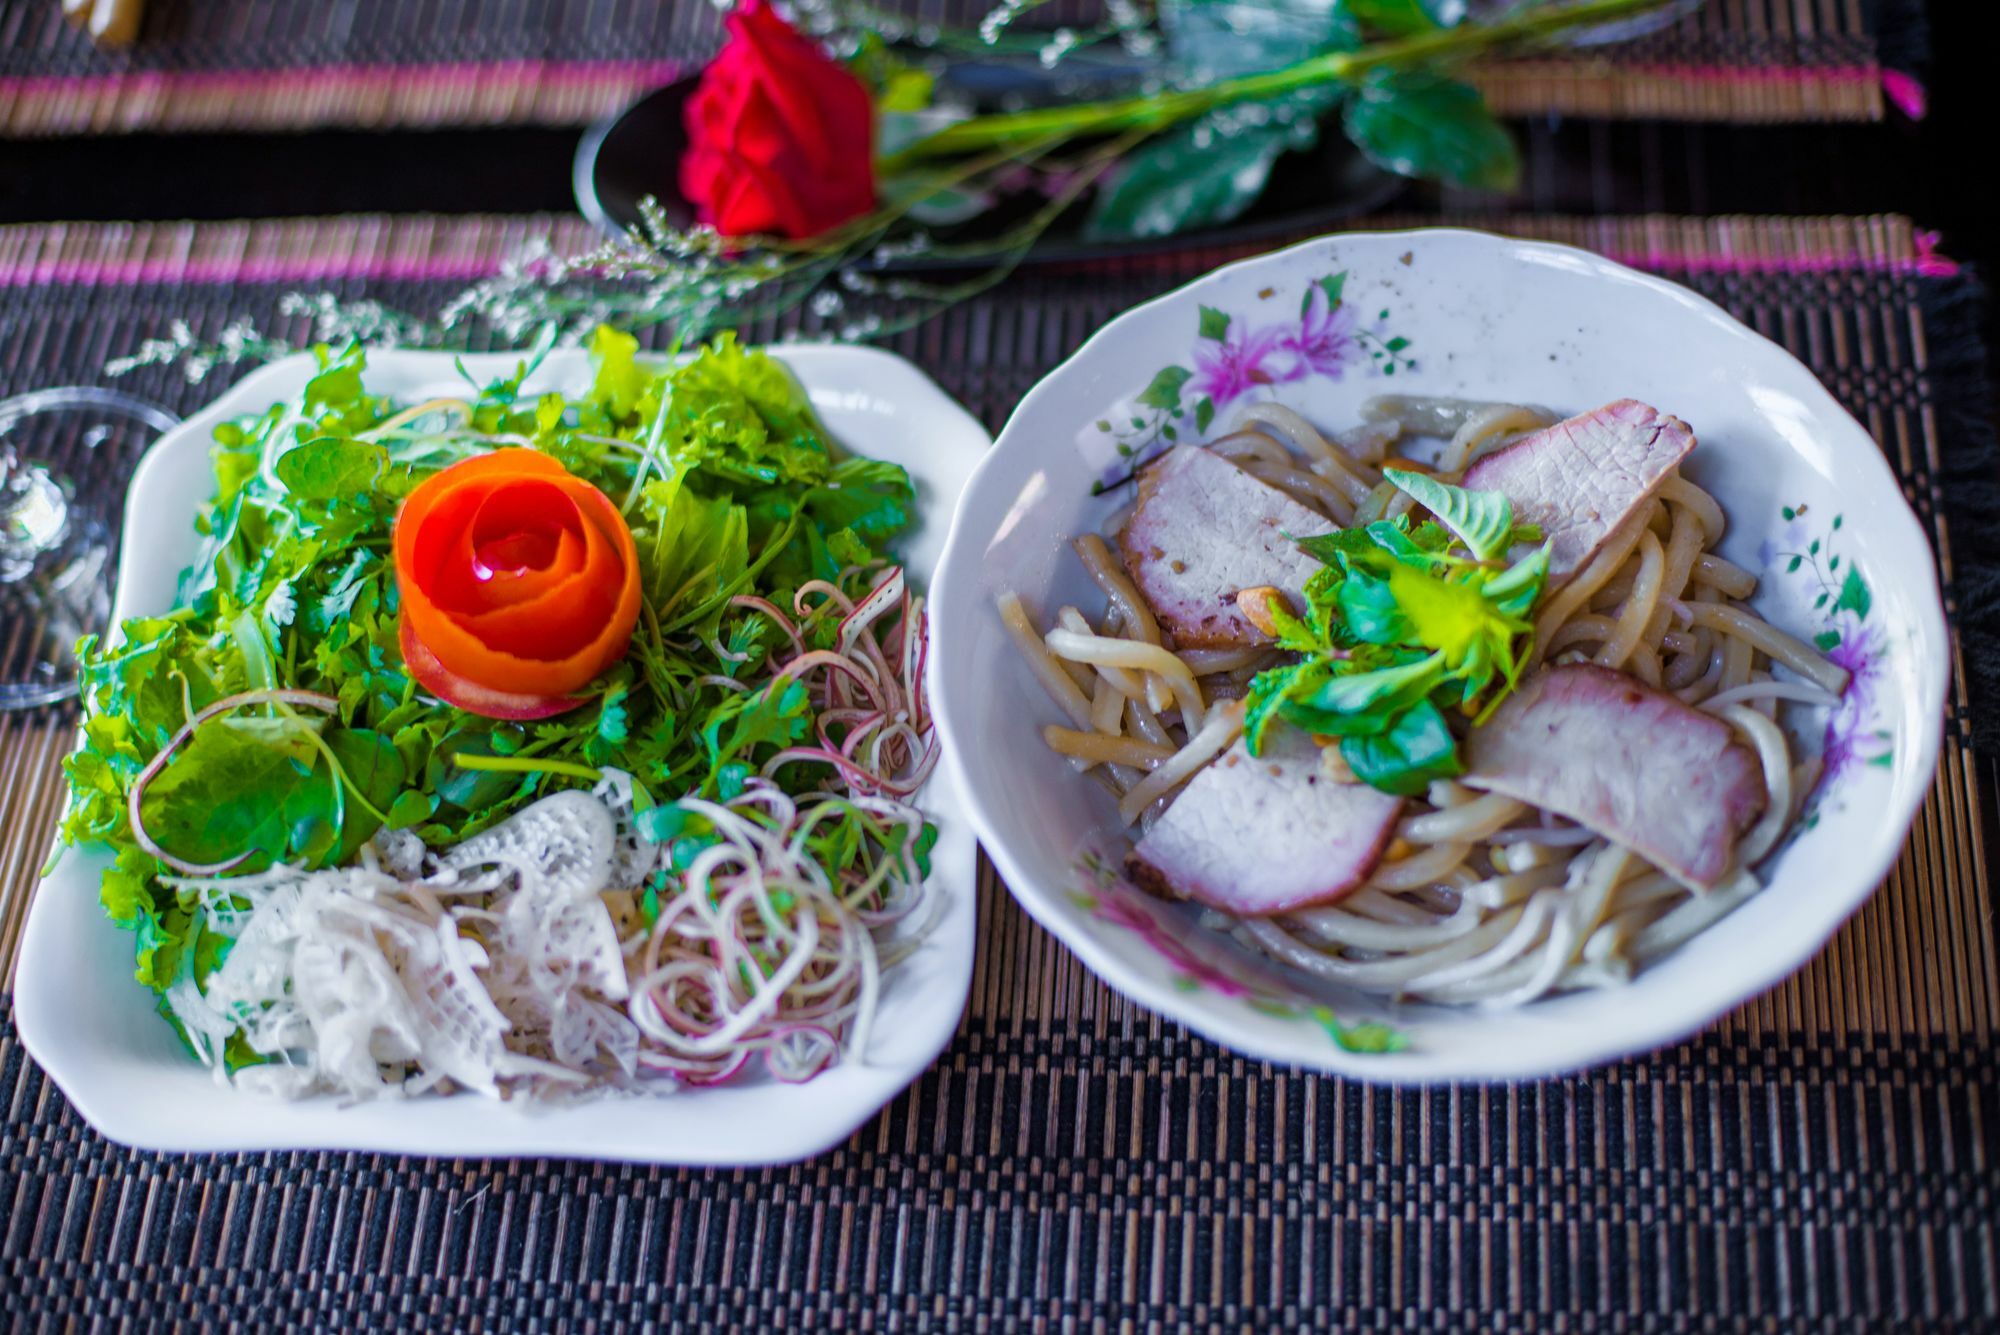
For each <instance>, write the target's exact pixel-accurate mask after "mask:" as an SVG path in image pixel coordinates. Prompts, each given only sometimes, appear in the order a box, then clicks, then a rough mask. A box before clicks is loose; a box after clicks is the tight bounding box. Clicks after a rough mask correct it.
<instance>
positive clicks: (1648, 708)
mask: <svg viewBox="0 0 2000 1335" xmlns="http://www.w3.org/2000/svg"><path fill="white" fill-rule="evenodd" d="M1733 737H1734V734H1733V733H1732V732H1731V731H1730V728H1729V725H1728V724H1726V723H1724V722H1723V721H1722V720H1721V719H1718V718H1716V717H1715V716H1714V715H1712V714H1704V713H1702V712H1701V711H1700V710H1698V709H1690V708H1688V706H1686V705H1684V704H1682V703H1681V702H1680V701H1679V700H1676V699H1675V698H1674V697H1673V696H1671V695H1668V694H1666V693H1665V692H1663V691H1656V690H1654V689H1653V688H1652V687H1650V686H1647V685H1645V684H1644V683H1643V682H1640V681H1638V680H1637V679H1636V678H1633V677H1629V676H1627V675H1625V674H1624V673H1622V672H1614V671H1612V670H1611V669H1610V668H1602V667H1598V666H1596V665H1594V664H1589V663H1585V664H1578V665H1575V666H1568V667H1554V668H1549V669H1548V670H1546V671H1544V672H1541V673H1538V674H1536V675H1535V676H1533V677H1531V678H1529V679H1528V680H1527V681H1525V682H1523V683H1522V684H1521V689H1520V690H1518V691H1516V692H1515V693H1514V694H1513V695H1512V696H1510V697H1508V699H1507V700H1506V701H1505V702H1504V703H1502V704H1501V706H1500V708H1499V709H1498V710H1496V711H1495V712H1494V715H1493V717H1492V718H1491V719H1489V720H1488V721H1487V722H1486V724H1485V725H1484V726H1483V727H1479V728H1475V729H1474V730H1473V732H1472V737H1471V739H1470V741H1469V742H1468V743H1467V762H1468V763H1467V769H1466V775H1465V782H1466V783H1467V784H1469V785H1471V786H1472V787H1474V788H1483V789H1485V790H1487V791H1488V792H1494V793H1505V794H1506V795H1507V796H1509V797H1513V798H1518V799H1520V800H1521V801H1523V802H1529V803H1532V804H1534V805H1535V806H1538V807H1541V808H1542V809H1543V810H1545V811H1553V812H1555V813H1556V814H1557V815H1560V816H1567V817H1568V818H1569V819H1571V820H1573V821H1575V822H1576V823H1577V824H1579V825H1581V826H1583V827H1584V828H1586V829H1588V830H1591V831H1593V832H1595V833H1597V834H1600V835H1602V836H1604V837H1605V838H1606V839H1610V840H1612V841H1614V842H1616V843H1619V844H1623V845H1624V846H1625V847H1627V848H1630V849H1632V850H1634V851H1635V852H1637V853H1639V854H1640V855H1641V856H1642V857H1644V858H1646V859H1647V860H1648V861H1650V862H1652V863H1653V864H1654V865H1655V866H1657V867H1659V868H1661V869H1662V870H1664V871H1667V872H1669V873H1671V874H1672V875H1673V876H1675V877H1676V878H1678V879H1679V880H1681V881H1684V882H1686V883H1688V884H1690V885H1697V886H1702V887H1704V888H1712V887H1714V886H1715V884H1716V883H1717V882H1719V881H1720V880H1721V879H1722V877H1723V875H1724V873H1726V872H1727V871H1728V870H1729V865H1730V861H1731V859H1732V857H1733V855H1734V853H1735V850H1736V839H1737V836H1738V835H1740V834H1742V833H1743V831H1744V830H1746V829H1748V828H1749V827H1750V825H1751V824H1752V823H1753V822H1754V821H1755V820H1756V819H1757V817H1758V816H1759V815H1760V814H1762V812H1763V810H1764V778H1763V773H1762V771H1761V769H1760V768H1759V764H1758V761H1757V757H1756V756H1755V755H1753V754H1752V753H1751V752H1750V751H1749V750H1748V749H1747V748H1745V747H1743V746H1741V745H1739V744H1737V743H1736V742H1735V741H1734V740H1733Z"/></svg>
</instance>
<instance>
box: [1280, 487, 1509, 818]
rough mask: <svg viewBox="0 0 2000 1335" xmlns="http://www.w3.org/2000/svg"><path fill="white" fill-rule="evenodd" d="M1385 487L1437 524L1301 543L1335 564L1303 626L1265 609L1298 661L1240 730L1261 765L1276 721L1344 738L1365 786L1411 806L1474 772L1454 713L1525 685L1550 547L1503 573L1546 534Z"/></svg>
mask: <svg viewBox="0 0 2000 1335" xmlns="http://www.w3.org/2000/svg"><path fill="white" fill-rule="evenodd" d="M1383 475H1384V476H1385V477H1387V478H1388V479H1389V481H1391V482H1392V483H1394V484H1395V486H1396V487H1397V489H1398V490H1400V491H1402V492H1403V493H1404V494H1405V495H1407V496H1409V497H1410V499H1411V500H1413V501H1415V502H1417V503H1418V504H1419V505H1421V506H1423V507H1424V508H1425V509H1426V510H1429V511H1430V512H1431V514H1432V515H1433V516H1435V518H1433V519H1429V520H1426V521H1424V522H1423V523H1421V524H1417V525H1414V526H1413V525H1412V524H1411V523H1410V520H1409V517H1408V516H1407V515H1399V516H1397V517H1396V518H1394V519H1381V520H1377V521H1375V522H1374V523H1371V524H1368V525H1366V526H1364V527H1361V528H1352V529H1342V530H1339V531H1337V532H1334V533H1328V534H1325V535H1323V536H1320V537H1314V538H1306V539H1304V540H1302V541H1300V542H1299V547H1300V548H1301V549H1302V550H1304V551H1305V552H1306V553H1308V554H1309V555H1311V556H1313V557H1315V558H1316V559H1318V560H1320V561H1322V562H1324V563H1325V564H1324V566H1323V568H1322V569H1320V570H1318V571H1316V572H1314V574H1313V576H1312V578H1311V579H1310V580H1308V581H1307V583H1306V586H1305V591H1304V592H1305V601H1306V609H1305V615H1304V616H1303V617H1301V616H1295V615H1293V614H1292V613H1291V612H1290V611H1289V610H1288V609H1286V608H1284V607H1283V606H1281V601H1282V600H1274V601H1273V602H1272V603H1269V604H1267V605H1266V611H1267V612H1268V614H1269V615H1270V617H1271V619H1272V621H1273V622H1274V623H1275V625H1276V627H1277V637H1276V638H1277V642H1278V647H1279V648H1281V649H1286V650H1289V651H1291V652H1293V653H1296V654H1298V655H1299V659H1298V661H1297V662H1294V663H1290V664H1287V665H1286V666H1283V667H1277V668H1271V669H1269V670H1268V671H1265V672H1262V673H1259V674H1258V675H1257V677H1256V678H1255V679H1254V680H1253V681H1252V682H1251V684H1250V693H1249V703H1248V706H1247V709H1246V711H1245V715H1244V731H1245V733H1246V734H1247V736H1248V739H1249V746H1250V750H1251V753H1252V754H1253V755H1255V754H1261V751H1262V748H1263V744H1264V739H1265V736H1266V735H1267V733H1268V731H1269V729H1270V727H1271V725H1272V724H1273V723H1274V722H1275V721H1277V720H1279V719H1282V720H1284V721H1285V722H1286V723H1289V724H1291V725H1292V726H1294V727H1298V728H1303V729H1305V730H1306V731H1308V732H1312V733H1317V734H1321V735H1323V736H1330V737H1338V738H1339V739H1340V754H1341V757H1342V758H1343V759H1344V760H1346V761H1347V764H1348V767H1349V768H1351V769H1352V770H1353V771H1354V773H1355V776H1356V777H1358V778H1360V779H1361V780H1362V781H1363V782H1365V783H1368V784H1370V785H1372V786H1374V787H1376V788H1380V789H1382V790H1383V791H1384V792H1390V793H1398V794H1402V795H1404V796H1409V795H1413V794H1416V793H1421V792H1422V791H1423V790H1424V788H1425V786H1426V785H1427V784H1429V783H1430V782H1431V780H1433V779H1443V778H1450V777H1452V776H1454V775H1457V774H1460V773H1462V772H1463V770H1464V766H1463V763H1462V762H1461V760H1460V758H1459V754H1458V741H1457V739H1456V738H1455V737H1454V736H1453V734H1452V731H1451V728H1450V725H1449V724H1448V723H1447V722H1446V711H1447V710H1453V709H1455V710H1458V711H1459V712H1460V713H1462V714H1464V715H1466V716H1471V717H1478V718H1483V717H1485V716H1486V715H1487V714H1489V713H1490V712H1491V711H1492V710H1493V708H1494V707H1495V706H1496V705H1497V704H1498V703H1499V702H1500V700H1501V699H1503V698H1504V697H1505V696H1506V694H1507V693H1508V692H1509V691H1511V690H1513V689H1514V687H1515V686H1516V685H1518V684H1519V682H1520V678H1521V673H1522V671H1523V669H1524V668H1525V666H1526V659H1527V652H1528V646H1529V644H1530V643H1531V638H1532V633H1533V627H1532V626H1531V625H1530V623H1529V621H1528V614H1529V611H1530V610H1531V609H1532V608H1533V607H1534V605H1535V600H1536V598H1538V597H1540V595H1541V592H1542V586H1543V584H1545V583H1546V582H1547V580H1548V573H1549V549H1548V547H1547V545H1546V544H1544V545H1542V546H1539V547H1536V548H1535V550H1534V551H1532V552H1531V553H1529V554H1528V555H1527V556H1524V557H1523V558H1521V559H1520V560H1518V561H1515V562H1513V563H1511V564H1509V563H1508V562H1507V560H1506V555H1507V553H1508V551H1509V550H1510V549H1511V548H1513V547H1514V546H1516V545H1517V544H1522V543H1538V542H1540V541H1541V537H1542V535H1541V532H1540V530H1538V529H1536V528H1535V527H1534V526H1532V525H1525V524H1516V523H1515V522H1514V512H1513V507H1512V506H1511V505H1510V504H1509V502H1508V500H1507V498H1506V497H1505V496H1503V495H1501V494H1500V493H1498V492H1490V491H1467V490H1466V489H1465V488H1463V487H1454V486H1451V485H1450V484H1448V483H1444V482H1439V481H1437V480H1436V479H1435V478H1431V477H1428V476H1426V475H1424V474H1422V473H1414V472H1409V471H1406V470H1403V469H1397V468H1390V469H1385V470H1384V474H1383Z"/></svg>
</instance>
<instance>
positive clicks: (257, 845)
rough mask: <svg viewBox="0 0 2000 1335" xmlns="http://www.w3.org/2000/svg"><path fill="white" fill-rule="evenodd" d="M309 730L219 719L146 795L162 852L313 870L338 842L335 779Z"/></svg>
mask: <svg viewBox="0 0 2000 1335" xmlns="http://www.w3.org/2000/svg"><path fill="white" fill-rule="evenodd" d="M304 728H305V725H303V724H293V723H289V722H287V721H285V720H269V719H246V720H242V721H240V722H239V721H236V720H231V719H218V720H216V721H214V722H210V723H207V724H204V725H203V726H202V727H201V728H199V729H197V730H196V732H195V735H194V737H193V738H192V739H190V740H189V742H188V743H187V745H186V746H184V747H182V748H181V749H180V751H179V752H177V753H176V754H175V756H174V758H173V760H172V762H171V763H169V764H168V765H167V767H166V769H164V770H163V771H161V773H160V776H159V778H157V779H156V780H154V782H153V784H152V786H151V787H149V788H147V790H146V797H145V802H144V804H143V807H142V815H143V816H144V819H145V822H146V828H147V830H148V832H149V833H151V835H152V836H153V838H154V840H155V841H156V842H157V843H159V844H160V846H161V847H163V848H165V849H167V851H169V852H171V853H173V854H174V855H176V856H177V857H181V858H185V859H186V860H188V861H190V862H227V861H228V860H229V859H231V858H234V857H236V856H237V855H239V854H242V853H249V854H250V855H251V856H250V857H249V858H248V859H247V860H246V861H245V862H243V863H242V864H241V870H244V871H260V870H262V869H263V868H265V867H268V866H270V865H271V863H272V862H274V861H276V860H278V859H280V858H283V859H286V860H288V861H289V860H293V859H296V858H304V859H306V860H307V861H309V862H312V863H315V864H317V863H318V861H319V860H320V859H321V858H322V857H323V856H324V855H325V854H326V853H327V852H329V851H330V850H331V849H332V848H333V845H334V841H335V836H336V833H337V831H336V829H335V827H334V822H333V807H334V799H333V790H332V779H331V776H330V775H329V774H328V773H327V771H326V768H325V766H324V765H323V764H322V765H320V766H319V767H318V768H317V769H315V768H314V761H315V760H316V759H317V758H318V752H317V750H316V749H315V748H314V747H313V746H312V744H311V742H310V741H308V740H306V739H305V737H304Z"/></svg>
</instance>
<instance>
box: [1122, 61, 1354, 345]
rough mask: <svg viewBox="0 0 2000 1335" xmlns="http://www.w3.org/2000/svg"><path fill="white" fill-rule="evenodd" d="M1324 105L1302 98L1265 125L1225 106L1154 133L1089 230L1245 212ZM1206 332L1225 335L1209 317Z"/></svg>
mask: <svg viewBox="0 0 2000 1335" xmlns="http://www.w3.org/2000/svg"><path fill="white" fill-rule="evenodd" d="M1323 102H1324V96H1323V95H1322V96H1320V97H1318V98H1316V99H1315V100H1313V101H1311V102H1310V103H1307V102H1300V103H1299V109H1298V110H1296V111H1294V112H1293V113H1292V115H1291V118H1290V119H1287V118H1286V117H1284V116H1281V115H1272V114H1269V111H1268V110H1267V111H1266V112H1265V116H1266V118H1265V119H1263V120H1262V121H1261V123H1253V122H1251V121H1249V120H1247V119H1246V118H1245V116H1244V115H1243V113H1242V111H1241V110H1240V109H1237V108H1224V109H1223V110H1221V111H1217V112H1211V113H1209V114H1208V115H1206V116H1203V117H1200V118H1198V119H1196V120H1194V121H1191V122H1189V123H1188V124H1186V125H1182V126H1179V127H1177V128H1175V129H1172V130H1168V131H1167V132H1166V133H1164V134H1161V135H1159V136H1157V137H1156V138H1154V139H1152V140H1151V141H1149V142H1148V143H1146V144H1144V145H1142V146H1140V147H1139V148H1137V149H1134V150H1133V151H1132V152H1131V153H1129V154H1128V155H1126V157H1125V160H1124V161H1123V162H1121V163H1120V164H1119V165H1118V167H1117V169H1116V170H1115V172H1114V174H1113V175H1112V177H1111V179H1110V181H1109V182H1108V183H1107V184H1106V185H1104V186H1102V187H1101V188H1099V190H1098V192H1097V197H1096V198H1095V199H1094V200H1093V201H1092V202H1091V206H1090V213H1089V215H1088V216H1087V217H1086V218H1085V219H1084V224H1083V232H1084V235H1085V236H1086V237H1088V238H1090V239H1092V240H1098V241H1116V240H1129V239H1133V238H1138V237H1155V236H1173V235H1175V234H1177V233H1181V232H1188V231H1193V230H1195V229H1197V228H1203V227H1216V226H1220V225H1221V224H1223V223H1226V222H1230V221H1232V220H1233V219H1235V218H1238V217H1240V216H1241V215H1242V214H1243V213H1244V211H1245V210H1247V209H1248V208H1249V207H1250V206H1251V205H1252V204H1255V203H1256V202H1257V199H1258V197H1259V196H1260V195H1262V194H1263V193H1264V185H1265V183H1266V182H1267V181H1268V180H1269V179H1270V176H1271V168H1272V166H1273V165H1274V164H1275V163H1276V162H1277V161H1278V159H1279V158H1280V157H1281V156H1283V155H1284V153H1285V152H1286V151H1288V150H1292V149H1304V148H1308V147H1310V146H1311V145H1312V143H1313V142H1314V140H1315V139H1316V138H1317V130H1316V127H1315V119H1314V117H1315V113H1316V111H1317V108H1318V107H1319V106H1320V105H1322V103H1323ZM1202 337H1204V338H1209V337H1220V335H1211V334H1209V333H1208V332H1207V327H1206V317H1204V328H1203V332H1202Z"/></svg>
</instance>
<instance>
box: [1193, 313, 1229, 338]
mask: <svg viewBox="0 0 2000 1335" xmlns="http://www.w3.org/2000/svg"><path fill="white" fill-rule="evenodd" d="M1197 332H1198V333H1199V335H1200V336H1201V337H1202V338H1207V339H1213V340H1215V341H1216V342H1217V343H1220V342H1221V341H1222V340H1223V339H1225V338H1227V337H1229V313H1228V312H1227V311H1219V310H1217V309H1215V307H1213V306H1203V307H1202V308H1201V328H1200V329H1199V330H1198V331H1197Z"/></svg>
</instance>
